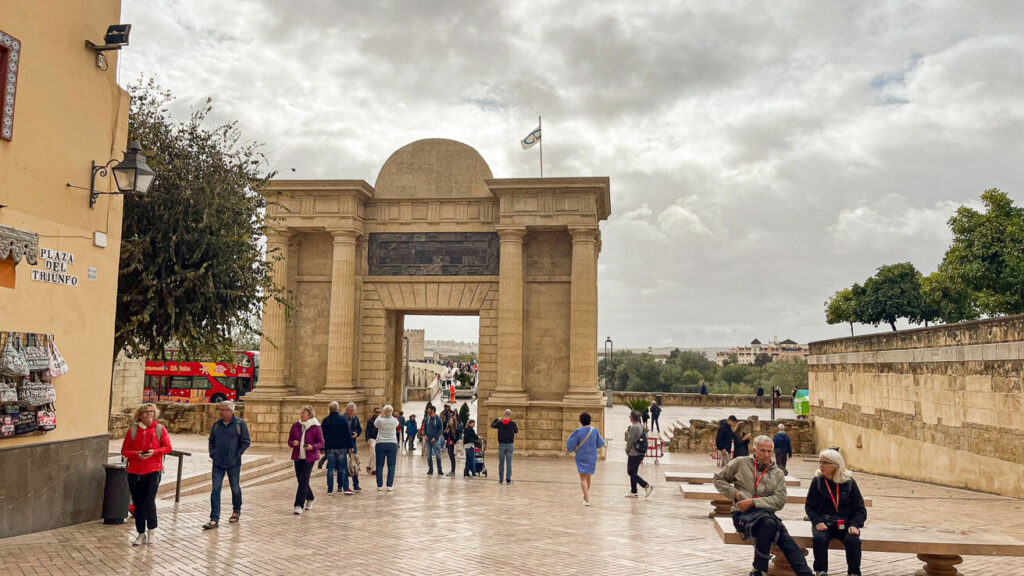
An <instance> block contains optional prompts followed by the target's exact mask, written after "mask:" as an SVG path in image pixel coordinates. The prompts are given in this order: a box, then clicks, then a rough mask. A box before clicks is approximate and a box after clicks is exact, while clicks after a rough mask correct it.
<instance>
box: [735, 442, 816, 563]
mask: <svg viewBox="0 0 1024 576" xmlns="http://www.w3.org/2000/svg"><path fill="white" fill-rule="evenodd" d="M773 447H774V445H773V444H772V439H771V438H769V437H767V436H758V437H757V438H755V439H754V455H753V456H742V457H736V458H735V459H733V460H732V461H731V462H729V464H728V465H727V466H725V467H724V468H722V469H721V470H719V471H718V472H717V473H716V474H715V488H716V489H717V490H718V491H719V492H720V493H721V494H722V495H723V496H725V497H726V498H727V499H728V500H729V501H731V502H733V506H732V523H733V526H734V527H735V528H736V531H737V532H740V533H741V534H743V539H744V540H749V539H750V538H753V539H754V569H753V570H751V572H750V576H763V575H764V573H765V572H767V571H768V560H769V559H770V558H771V554H770V551H771V547H772V544H775V545H776V546H778V547H779V550H781V551H782V553H783V555H785V557H786V560H788V561H789V565H790V567H791V568H792V570H793V572H794V573H795V574H796V576H812V575H811V570H810V568H808V567H807V562H806V561H804V556H803V553H802V551H801V550H800V548H799V547H798V546H797V545H796V543H795V542H794V541H793V538H792V537H791V536H790V535H789V532H788V531H787V530H786V526H785V525H784V524H783V523H782V520H780V519H779V517H778V516H776V515H775V513H776V512H778V511H779V510H782V507H783V506H785V505H786V473H785V472H783V471H782V470H781V469H780V468H779V467H778V466H776V465H775V463H774V462H772V452H773V451H774V450H773Z"/></svg>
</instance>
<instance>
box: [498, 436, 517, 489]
mask: <svg viewBox="0 0 1024 576" xmlns="http://www.w3.org/2000/svg"><path fill="white" fill-rule="evenodd" d="M513 446H515V444H513V443H511V442H507V443H505V444H498V482H501V481H502V480H504V481H505V482H511V481H512V448H513Z"/></svg>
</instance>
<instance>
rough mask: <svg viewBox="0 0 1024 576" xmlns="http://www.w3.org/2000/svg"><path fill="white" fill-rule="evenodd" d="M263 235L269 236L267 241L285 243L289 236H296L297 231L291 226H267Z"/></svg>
mask: <svg viewBox="0 0 1024 576" xmlns="http://www.w3.org/2000/svg"><path fill="white" fill-rule="evenodd" d="M263 235H264V236H266V237H267V243H268V244H269V243H271V242H274V243H284V242H287V241H288V239H289V238H292V237H293V236H295V233H294V232H293V231H292V230H291V228H267V229H266V230H264V231H263Z"/></svg>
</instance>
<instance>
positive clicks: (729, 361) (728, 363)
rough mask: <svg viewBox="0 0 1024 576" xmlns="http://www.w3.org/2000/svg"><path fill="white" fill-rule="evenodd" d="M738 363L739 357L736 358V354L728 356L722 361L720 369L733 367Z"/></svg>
mask: <svg viewBox="0 0 1024 576" xmlns="http://www.w3.org/2000/svg"><path fill="white" fill-rule="evenodd" d="M739 363H740V357H739V356H737V355H736V354H730V355H729V357H728V358H726V359H725V360H722V367H723V368H725V367H726V366H734V365H736V364H739Z"/></svg>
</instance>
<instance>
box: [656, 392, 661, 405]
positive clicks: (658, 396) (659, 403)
mask: <svg viewBox="0 0 1024 576" xmlns="http://www.w3.org/2000/svg"><path fill="white" fill-rule="evenodd" d="M654 401H655V402H657V403H658V406H661V394H655V395H654Z"/></svg>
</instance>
